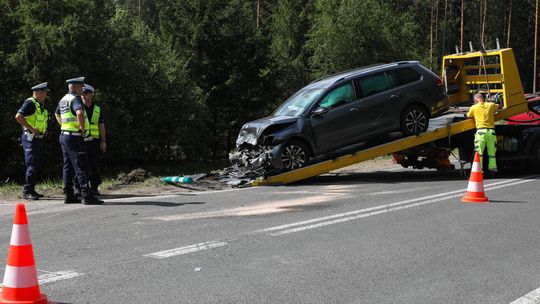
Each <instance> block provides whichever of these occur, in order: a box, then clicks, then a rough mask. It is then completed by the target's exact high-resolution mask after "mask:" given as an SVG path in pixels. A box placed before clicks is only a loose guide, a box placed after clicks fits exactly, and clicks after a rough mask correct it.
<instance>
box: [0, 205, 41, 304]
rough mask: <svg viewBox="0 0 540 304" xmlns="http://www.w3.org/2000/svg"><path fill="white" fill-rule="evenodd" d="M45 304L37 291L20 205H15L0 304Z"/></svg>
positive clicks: (29, 242)
mask: <svg viewBox="0 0 540 304" xmlns="http://www.w3.org/2000/svg"><path fill="white" fill-rule="evenodd" d="M42 303H43V304H46V303H47V296H46V295H44V294H42V293H41V292H40V291H39V284H38V279H37V272H36V264H35V262H34V250H33V249H32V241H31V240H30V230H29V228H28V218H27V217H26V208H25V207H24V204H22V203H21V204H17V209H16V210H15V218H14V220H13V230H12V232H11V242H10V244H9V251H8V258H7V265H6V272H5V274H4V283H3V286H2V294H0V304H42Z"/></svg>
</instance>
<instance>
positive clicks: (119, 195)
mask: <svg viewBox="0 0 540 304" xmlns="http://www.w3.org/2000/svg"><path fill="white" fill-rule="evenodd" d="M163 195H175V196H176V195H178V196H195V195H196V194H192V193H156V194H127V193H122V194H103V195H101V196H100V198H102V199H115V198H137V197H153V196H163Z"/></svg>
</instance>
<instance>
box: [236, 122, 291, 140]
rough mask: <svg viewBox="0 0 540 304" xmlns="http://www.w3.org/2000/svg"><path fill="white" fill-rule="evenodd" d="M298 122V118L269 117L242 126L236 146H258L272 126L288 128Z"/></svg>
mask: <svg viewBox="0 0 540 304" xmlns="http://www.w3.org/2000/svg"><path fill="white" fill-rule="evenodd" d="M297 121H298V117H291V116H268V117H264V118H261V119H257V120H254V121H250V122H248V123H246V124H245V125H244V126H242V129H240V133H239V134H238V138H237V139H236V145H237V146H240V145H242V144H244V143H247V144H250V145H253V146H256V145H257V144H258V141H259V137H260V136H261V134H262V133H263V132H264V130H266V129H267V128H268V127H270V126H278V125H284V126H288V125H291V124H293V123H295V122H297Z"/></svg>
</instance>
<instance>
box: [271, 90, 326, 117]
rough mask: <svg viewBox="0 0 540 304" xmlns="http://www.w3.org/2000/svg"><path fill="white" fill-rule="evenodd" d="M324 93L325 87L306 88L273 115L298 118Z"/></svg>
mask: <svg viewBox="0 0 540 304" xmlns="http://www.w3.org/2000/svg"><path fill="white" fill-rule="evenodd" d="M323 91H324V87H313V86H310V87H305V88H303V89H301V90H300V91H298V92H296V94H294V95H293V96H291V97H290V98H289V99H287V101H285V102H284V103H283V104H282V105H281V106H280V107H279V108H278V109H277V110H276V111H275V112H274V114H273V115H274V116H293V117H298V116H300V115H301V114H302V113H303V112H304V110H305V109H306V108H307V107H309V106H310V105H311V103H312V102H313V101H314V100H315V99H317V98H318V97H319V96H320V95H321V94H322V92H323Z"/></svg>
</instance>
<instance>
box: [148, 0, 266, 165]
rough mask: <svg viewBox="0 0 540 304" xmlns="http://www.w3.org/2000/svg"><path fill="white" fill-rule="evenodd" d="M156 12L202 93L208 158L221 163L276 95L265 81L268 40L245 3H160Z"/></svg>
mask: <svg viewBox="0 0 540 304" xmlns="http://www.w3.org/2000/svg"><path fill="white" fill-rule="evenodd" d="M158 9H159V12H160V22H161V28H162V31H163V34H164V36H165V37H168V39H169V40H170V41H171V45H172V46H173V47H174V50H175V51H176V52H177V53H178V54H180V58H182V59H183V61H184V62H185V63H186V67H187V71H188V73H189V77H190V79H191V80H192V81H193V82H194V83H195V84H196V86H197V87H198V88H199V89H200V90H201V91H202V92H204V99H203V102H204V104H205V105H206V108H207V111H208V115H207V116H206V117H201V119H204V121H205V122H206V123H207V125H208V129H209V130H211V131H212V132H211V133H210V134H208V135H207V136H205V138H204V139H205V140H206V141H207V142H208V143H209V144H210V153H211V154H212V155H214V157H223V156H224V155H226V153H227V152H228V151H229V150H230V149H231V148H232V142H233V140H234V139H235V137H236V135H237V132H238V130H239V128H240V126H241V125H242V124H243V123H244V122H245V121H247V120H249V119H252V118H254V117H257V116H259V115H261V114H262V113H263V112H264V109H265V107H264V106H265V104H267V103H268V100H272V98H271V96H272V95H273V94H274V93H273V92H274V90H273V89H272V87H271V86H267V85H268V84H269V82H267V81H266V79H267V78H268V77H269V76H268V72H267V71H268V70H267V49H268V48H267V39H266V38H265V37H263V36H262V35H261V32H260V31H259V30H258V29H257V28H256V24H255V12H254V10H253V7H252V5H251V4H250V3H248V2H245V1H241V0H231V1H228V0H208V1H197V0H186V1H172V0H168V1H167V0H162V1H159V2H158Z"/></svg>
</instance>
